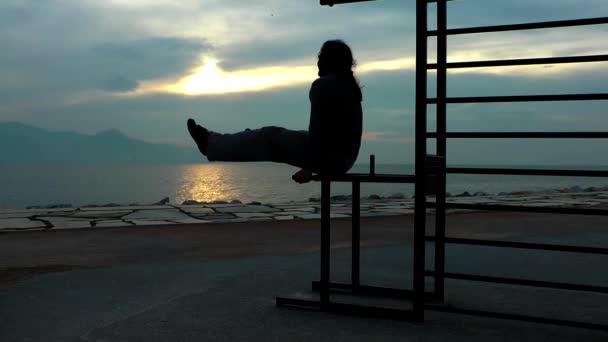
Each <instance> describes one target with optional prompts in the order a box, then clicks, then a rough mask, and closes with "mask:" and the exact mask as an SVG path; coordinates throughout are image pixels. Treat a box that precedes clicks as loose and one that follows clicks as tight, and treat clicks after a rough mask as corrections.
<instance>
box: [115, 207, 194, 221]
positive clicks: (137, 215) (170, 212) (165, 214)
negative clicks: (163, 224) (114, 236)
mask: <svg viewBox="0 0 608 342" xmlns="http://www.w3.org/2000/svg"><path fill="white" fill-rule="evenodd" d="M187 218H190V216H188V215H186V214H184V213H182V212H181V211H179V210H177V209H163V210H138V211H135V212H133V213H131V214H129V215H126V216H124V217H123V218H122V219H123V220H129V221H133V220H141V219H150V220H156V219H167V220H171V219H187Z"/></svg>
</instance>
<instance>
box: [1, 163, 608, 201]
mask: <svg viewBox="0 0 608 342" xmlns="http://www.w3.org/2000/svg"><path fill="white" fill-rule="evenodd" d="M517 167H522V166H517ZM568 168H574V167H568ZM368 169H369V167H368V166H367V165H357V166H355V167H354V168H353V170H352V171H353V172H367V171H368ZM586 169H591V168H589V167H587V168H586ZM595 169H598V168H595ZM600 169H605V168H600ZM296 171H297V169H296V168H293V167H290V166H287V165H280V164H273V163H209V164H158V165H157V164H122V165H82V164H40V165H31V164H28V165H0V207H2V208H23V207H25V206H29V205H47V204H57V203H69V204H72V205H74V206H81V205H86V204H97V205H101V204H106V203H119V204H130V203H138V204H149V203H153V202H157V201H159V200H160V199H162V198H164V197H169V198H170V199H171V203H173V204H181V203H182V202H183V201H184V200H187V199H194V200H197V201H213V200H228V201H229V200H232V199H239V200H241V201H243V202H250V201H260V202H262V203H280V202H288V201H306V200H308V199H309V198H310V197H319V195H320V185H319V184H318V183H310V184H304V185H300V184H296V183H294V182H293V181H292V180H291V175H292V174H293V173H294V172H296ZM376 172H377V173H405V174H409V173H411V172H412V166H410V165H378V166H377V167H376ZM574 185H578V186H581V187H583V188H584V187H590V186H605V185H608V180H604V179H601V178H580V177H530V176H486V175H450V176H449V178H448V191H450V192H452V193H460V192H463V191H469V192H476V191H485V192H488V193H498V192H503V191H505V192H508V191H524V190H547V189H555V188H564V187H570V186H574ZM396 192H401V193H403V194H405V195H408V196H411V195H412V194H413V186H412V185H409V184H403V185H394V184H363V185H362V188H361V193H362V196H366V195H370V194H378V195H384V196H387V195H390V194H394V193H396ZM349 193H350V190H349V186H348V185H346V184H336V185H335V186H334V187H333V188H332V194H349Z"/></svg>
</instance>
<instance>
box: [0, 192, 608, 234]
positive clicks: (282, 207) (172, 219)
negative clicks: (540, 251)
mask: <svg viewBox="0 0 608 342" xmlns="http://www.w3.org/2000/svg"><path fill="white" fill-rule="evenodd" d="M593 190H595V191H593ZM351 200H352V198H351V197H350V196H345V195H337V196H332V204H331V217H332V218H349V217H350V216H351V214H352V207H351ZM429 200H431V201H432V200H433V198H432V197H429ZM447 200H448V202H450V203H467V204H474V203H484V204H508V205H521V206H535V207H591V208H593V207H598V208H605V207H608V188H606V189H604V188H601V189H599V188H593V189H591V188H590V189H582V188H580V187H571V188H568V189H561V190H555V191H551V192H547V191H545V192H513V193H507V194H497V195H487V194H483V193H474V194H470V193H467V192H465V193H462V194H458V195H455V196H450V197H448V198H447ZM413 212H414V200H413V199H412V198H411V197H407V196H405V195H403V194H399V193H396V194H393V195H390V196H387V197H382V196H378V195H370V196H366V197H363V198H361V213H360V215H361V217H370V216H397V215H411V214H413ZM431 212H432V211H431ZM461 212H470V210H456V209H452V210H449V212H448V213H449V214H453V213H461ZM320 216H321V214H320V202H319V200H318V199H315V198H311V199H309V201H300V202H286V203H275V204H262V203H260V202H249V203H246V204H244V203H241V201H239V200H233V201H230V202H228V201H214V202H211V203H208V202H197V201H194V200H189V201H184V202H182V204H179V205H177V204H171V203H170V199H169V198H163V199H162V200H160V201H158V202H155V203H152V204H148V205H136V204H133V205H120V204H115V203H109V204H107V205H89V206H81V207H72V206H71V205H50V206H44V207H42V206H36V207H31V208H30V209H0V232H18V231H40V230H60V229H91V228H105V227H133V226H151V225H171V224H193V223H198V224H205V223H227V222H248V221H290V220H308V219H319V218H320Z"/></svg>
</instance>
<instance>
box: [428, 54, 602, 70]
mask: <svg viewBox="0 0 608 342" xmlns="http://www.w3.org/2000/svg"><path fill="white" fill-rule="evenodd" d="M605 61H608V55H594V56H572V57H548V58H522V59H503V60H490V61H471V62H453V63H447V64H446V68H448V69H459V68H485V67H498V66H516V65H536V64H563V63H589V62H605ZM427 69H429V70H434V69H437V63H430V64H427Z"/></svg>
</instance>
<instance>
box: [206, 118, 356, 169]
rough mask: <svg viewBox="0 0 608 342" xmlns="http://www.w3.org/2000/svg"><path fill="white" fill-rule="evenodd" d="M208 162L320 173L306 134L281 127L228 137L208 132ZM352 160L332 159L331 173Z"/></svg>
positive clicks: (350, 163)
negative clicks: (258, 164)
mask: <svg viewBox="0 0 608 342" xmlns="http://www.w3.org/2000/svg"><path fill="white" fill-rule="evenodd" d="M207 158H208V159H209V161H236V162H264V161H268V162H276V163H284V164H289V165H292V166H296V167H299V168H302V169H308V170H311V171H313V172H316V173H320V171H321V170H320V167H319V166H318V163H316V162H315V156H314V155H313V153H312V149H311V147H310V140H309V136H308V132H307V131H292V130H289V129H285V128H282V127H276V126H268V127H262V128H259V129H246V130H244V131H242V132H238V133H232V134H220V133H215V132H211V133H210V134H209V138H208V140H207ZM354 162H355V161H354V160H348V161H336V160H335V159H333V160H332V165H331V166H330V167H329V169H330V172H332V173H344V172H346V171H348V170H349V169H350V168H351V167H352V166H353V164H354Z"/></svg>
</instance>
